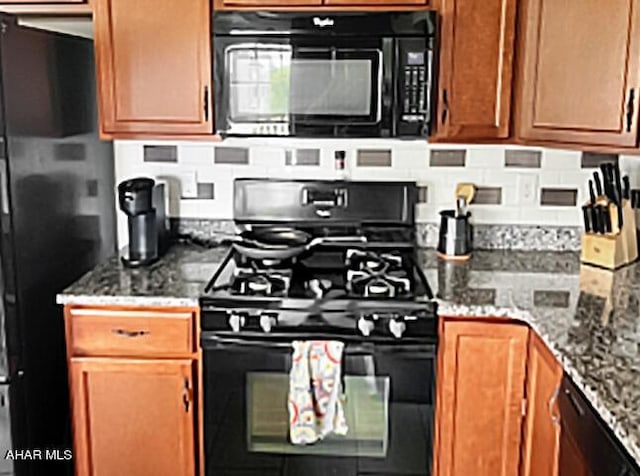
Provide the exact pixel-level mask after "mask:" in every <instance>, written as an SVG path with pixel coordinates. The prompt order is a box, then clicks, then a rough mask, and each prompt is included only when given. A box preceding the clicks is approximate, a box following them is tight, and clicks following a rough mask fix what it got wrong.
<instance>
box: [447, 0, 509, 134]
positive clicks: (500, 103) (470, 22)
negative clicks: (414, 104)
mask: <svg viewBox="0 0 640 476" xmlns="http://www.w3.org/2000/svg"><path fill="white" fill-rule="evenodd" d="M516 3H517V2H516V0H484V1H477V0H442V6H441V13H442V35H441V51H440V81H439V84H440V87H439V103H438V114H437V120H436V123H437V125H436V135H437V137H438V138H448V139H459V140H461V139H496V138H506V137H508V136H509V129H510V128H509V123H510V119H511V85H512V76H513V57H514V41H515V29H516Z"/></svg>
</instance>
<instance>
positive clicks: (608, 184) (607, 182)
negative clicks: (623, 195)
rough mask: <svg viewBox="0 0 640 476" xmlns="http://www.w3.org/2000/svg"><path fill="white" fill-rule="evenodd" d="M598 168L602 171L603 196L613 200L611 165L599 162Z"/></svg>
mask: <svg viewBox="0 0 640 476" xmlns="http://www.w3.org/2000/svg"><path fill="white" fill-rule="evenodd" d="M600 170H601V171H602V188H603V190H604V194H605V196H606V197H607V198H608V199H609V200H611V201H614V200H615V199H614V186H613V166H612V165H611V164H609V163H606V164H600Z"/></svg>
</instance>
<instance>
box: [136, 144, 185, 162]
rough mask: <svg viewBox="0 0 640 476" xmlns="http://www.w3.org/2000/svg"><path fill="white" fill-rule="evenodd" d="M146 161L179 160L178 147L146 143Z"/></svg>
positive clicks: (144, 152) (144, 151)
mask: <svg viewBox="0 0 640 476" xmlns="http://www.w3.org/2000/svg"><path fill="white" fill-rule="evenodd" d="M143 154H144V159H143V160H144V161H145V162H177V161H178V147H177V146H175V145H145V146H144V150H143Z"/></svg>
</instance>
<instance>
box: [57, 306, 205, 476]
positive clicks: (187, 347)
mask: <svg viewBox="0 0 640 476" xmlns="http://www.w3.org/2000/svg"><path fill="white" fill-rule="evenodd" d="M198 312H199V311H198V309H196V308H145V307H139V308H125V307H111V308H110V307H106V306H105V307H98V306H97V307H83V306H77V307H76V306H67V307H66V308H65V326H66V340H67V355H68V356H69V358H68V366H69V383H70V395H71V407H72V408H71V415H72V425H73V447H74V448H73V449H74V464H75V474H76V476H123V475H132V476H194V475H195V474H196V462H197V459H196V453H197V451H196V447H197V446H199V443H200V441H201V440H200V435H199V434H198V431H197V428H198V426H197V425H198V423H197V420H198V416H199V415H197V413H198V412H197V409H196V406H197V405H196V402H197V401H198V399H197V392H196V389H197V387H198V385H197V381H196V375H198V374H197V372H196V367H197V364H198V353H197V352H196V348H195V339H196V334H195V331H194V329H196V328H197V325H196V323H195V322H196V320H197V316H198Z"/></svg>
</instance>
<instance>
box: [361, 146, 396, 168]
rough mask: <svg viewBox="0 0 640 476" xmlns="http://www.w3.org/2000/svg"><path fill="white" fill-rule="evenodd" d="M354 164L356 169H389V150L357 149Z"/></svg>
mask: <svg viewBox="0 0 640 476" xmlns="http://www.w3.org/2000/svg"><path fill="white" fill-rule="evenodd" d="M356 164H357V166H358V167H391V150H390V149H375V150H374V149H371V150H367V149H358V153H357V157H356Z"/></svg>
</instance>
